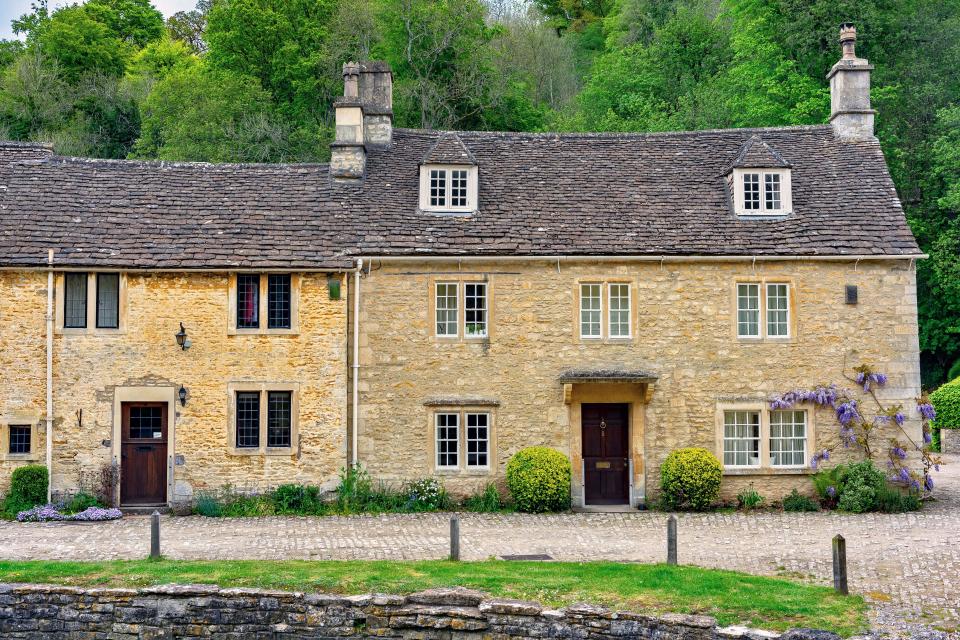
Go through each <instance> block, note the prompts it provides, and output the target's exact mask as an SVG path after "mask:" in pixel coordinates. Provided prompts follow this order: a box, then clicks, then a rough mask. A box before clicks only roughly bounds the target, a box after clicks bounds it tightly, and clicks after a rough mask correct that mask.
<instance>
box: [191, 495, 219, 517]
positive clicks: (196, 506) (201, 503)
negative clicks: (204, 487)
mask: <svg viewBox="0 0 960 640" xmlns="http://www.w3.org/2000/svg"><path fill="white" fill-rule="evenodd" d="M193 512H194V513H195V514H197V515H200V516H206V517H207V518H219V517H221V516H222V515H223V505H221V504H220V500H219V499H218V498H217V496H216V495H214V494H211V493H207V492H198V493H197V496H196V498H194V502H193Z"/></svg>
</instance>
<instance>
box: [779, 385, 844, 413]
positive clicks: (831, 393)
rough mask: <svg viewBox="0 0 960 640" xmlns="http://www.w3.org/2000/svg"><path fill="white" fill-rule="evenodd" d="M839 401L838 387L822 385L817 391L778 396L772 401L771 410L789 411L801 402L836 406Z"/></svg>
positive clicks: (794, 392)
mask: <svg viewBox="0 0 960 640" xmlns="http://www.w3.org/2000/svg"><path fill="white" fill-rule="evenodd" d="M836 401H837V387H836V385H830V386H829V387H825V386H823V385H820V386H819V387H816V388H815V389H796V390H795V391H788V392H786V393H785V394H783V395H782V396H778V397H776V398H773V399H771V400H770V408H771V409H773V410H774V411H776V410H777V409H789V408H790V407H792V406H793V405H795V404H799V403H801V402H812V403H814V404H816V405H820V406H828V405H829V406H831V407H832V406H834V404H835V403H836Z"/></svg>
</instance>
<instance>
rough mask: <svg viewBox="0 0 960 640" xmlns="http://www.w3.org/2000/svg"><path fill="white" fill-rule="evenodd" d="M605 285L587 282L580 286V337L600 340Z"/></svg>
mask: <svg viewBox="0 0 960 640" xmlns="http://www.w3.org/2000/svg"><path fill="white" fill-rule="evenodd" d="M602 291H603V284H601V283H599V282H586V283H583V284H581V285H580V337H581V338H600V337H602V335H601V327H602V326H603V309H602V305H603V294H602Z"/></svg>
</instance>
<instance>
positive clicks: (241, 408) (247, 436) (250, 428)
mask: <svg viewBox="0 0 960 640" xmlns="http://www.w3.org/2000/svg"><path fill="white" fill-rule="evenodd" d="M259 446H260V393H259V392H257V391H238V392H237V448H256V447H259Z"/></svg>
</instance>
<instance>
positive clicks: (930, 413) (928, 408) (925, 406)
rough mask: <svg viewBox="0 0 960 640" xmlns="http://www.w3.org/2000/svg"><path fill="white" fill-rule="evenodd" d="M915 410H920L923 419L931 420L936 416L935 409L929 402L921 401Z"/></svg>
mask: <svg viewBox="0 0 960 640" xmlns="http://www.w3.org/2000/svg"><path fill="white" fill-rule="evenodd" d="M917 411H919V412H920V415H921V416H922V417H923V419H924V420H933V419H934V418H936V417H937V410H936V409H934V408H933V405H932V404H930V403H929V402H921V403H920V404H918V405H917Z"/></svg>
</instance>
